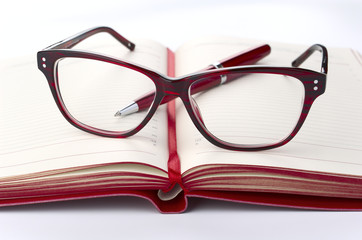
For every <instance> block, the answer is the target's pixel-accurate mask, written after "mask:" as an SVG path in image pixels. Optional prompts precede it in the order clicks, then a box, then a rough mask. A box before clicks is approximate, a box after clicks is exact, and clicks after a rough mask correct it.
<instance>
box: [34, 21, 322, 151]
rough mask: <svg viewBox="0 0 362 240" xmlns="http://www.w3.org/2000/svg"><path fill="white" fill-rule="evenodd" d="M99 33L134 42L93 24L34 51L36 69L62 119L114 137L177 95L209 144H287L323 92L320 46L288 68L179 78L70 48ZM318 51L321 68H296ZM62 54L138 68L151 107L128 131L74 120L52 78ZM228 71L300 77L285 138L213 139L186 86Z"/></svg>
mask: <svg viewBox="0 0 362 240" xmlns="http://www.w3.org/2000/svg"><path fill="white" fill-rule="evenodd" d="M101 32H106V33H109V34H110V35H112V36H113V37H114V38H116V39H117V40H118V41H119V42H120V43H121V44H123V45H124V46H125V47H127V48H128V49H129V50H131V51H132V50H133V49H134V48H135V44H134V43H132V42H130V41H128V40H127V39H126V38H124V37H122V36H121V35H120V34H118V33H117V32H116V31H114V30H113V29H111V28H109V27H96V28H92V29H89V30H86V31H84V32H81V33H79V34H77V35H75V36H73V37H70V38H68V39H65V40H63V41H60V42H58V43H55V44H53V45H51V46H49V47H47V48H45V49H44V50H42V51H39V52H38V53H37V61H38V68H39V70H40V71H41V72H43V74H44V75H45V77H46V79H47V81H48V84H49V87H50V90H51V92H52V95H53V97H54V100H55V102H56V104H57V106H58V108H59V110H60V112H61V113H62V115H63V116H64V117H65V119H66V120H67V121H68V122H69V123H70V124H72V125H73V126H75V127H77V128H79V129H81V130H83V131H86V132H89V133H92V134H96V135H99V136H103V137H115V138H125V137H128V136H131V135H134V134H135V133H137V132H138V131H140V130H141V129H142V128H143V127H144V126H145V125H146V124H147V123H148V121H149V120H150V119H151V118H152V116H153V114H154V113H155V111H156V109H157V107H158V106H159V105H160V104H161V102H162V103H164V102H165V101H162V100H163V99H164V98H170V99H172V98H174V97H180V98H181V100H182V101H183V103H184V105H185V107H186V109H187V112H188V114H189V116H190V117H191V120H192V122H193V123H194V125H195V126H196V128H197V129H198V130H199V131H200V133H201V134H202V135H203V136H204V137H205V138H206V139H207V140H208V141H210V142H211V143H212V144H214V145H216V146H218V147H221V148H225V149H229V150H237V151H256V150H266V149H271V148H276V147H280V146H282V145H284V144H286V143H288V142H289V141H290V140H291V139H292V138H293V137H294V136H295V135H296V134H297V132H298V131H299V129H300V128H301V127H302V125H303V123H304V121H305V119H306V117H307V115H308V112H309V110H310V108H311V106H312V104H313V102H314V100H315V99H316V98H317V97H318V96H320V95H321V94H323V93H324V91H325V88H326V79H327V71H328V53H327V49H326V48H325V47H324V46H322V45H320V44H315V45H312V46H311V47H310V48H308V49H307V50H306V51H305V52H304V53H303V54H302V55H300V56H299V57H298V58H297V59H296V60H294V61H293V62H292V67H272V66H237V67H228V68H219V69H216V70H208V71H204V72H197V73H194V74H190V75H187V76H183V77H178V78H171V77H168V76H165V75H162V74H160V73H157V72H155V71H152V70H150V69H147V68H145V67H143V66H139V65H137V64H134V63H130V62H127V61H124V60H120V59H116V58H113V57H109V56H105V55H101V54H97V53H93V52H88V51H79V50H71V49H70V48H72V47H73V46H75V45H76V44H78V43H79V42H81V41H83V40H85V39H86V38H88V37H90V36H92V35H94V34H97V33H101ZM315 51H320V52H321V53H322V67H321V72H316V71H312V70H308V69H303V68H298V66H299V65H300V64H302V63H303V62H304V61H305V60H306V59H307V58H308V57H309V56H310V55H311V54H312V53H313V52H315ZM65 57H77V58H86V59H93V60H99V61H104V62H109V63H112V64H116V65H119V66H123V67H127V68H130V69H133V70H135V71H138V72H140V73H142V74H144V75H146V76H148V77H149V78H150V79H151V80H152V81H153V82H154V83H155V86H156V95H155V99H154V102H153V104H152V106H151V107H150V109H149V111H148V114H147V116H146V118H145V119H144V120H143V121H142V122H141V123H140V124H139V125H138V126H137V127H135V128H134V129H131V130H129V131H122V132H111V131H105V130H101V129H97V128H93V127H91V126H88V125H85V124H83V123H81V122H79V121H77V120H76V119H74V118H73V117H72V116H71V114H69V113H68V111H67V110H66V107H65V105H64V103H63V101H62V98H61V96H60V93H59V91H58V89H59V86H58V82H57V79H56V69H57V62H58V61H59V60H60V59H62V58H65ZM231 73H239V74H249V73H268V74H282V75H287V76H291V77H294V78H296V79H298V80H300V81H301V82H302V84H303V86H304V89H305V98H304V103H303V108H302V111H301V115H300V117H299V120H298V122H297V124H296V126H295V128H294V129H293V131H292V132H291V133H290V135H289V136H288V137H286V138H285V139H283V140H282V141H280V142H277V143H274V144H270V145H260V144H257V145H242V144H232V143H228V142H225V141H222V140H220V139H218V138H216V137H215V136H214V135H213V134H211V133H210V132H209V131H208V130H207V128H206V127H205V125H204V124H203V121H202V119H200V115H199V114H198V109H197V107H196V106H195V104H193V102H192V100H191V99H190V93H189V89H190V86H191V85H192V84H193V83H195V82H196V81H199V80H200V79H204V78H208V79H220V76H221V75H225V74H231Z"/></svg>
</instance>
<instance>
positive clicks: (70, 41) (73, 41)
mask: <svg viewBox="0 0 362 240" xmlns="http://www.w3.org/2000/svg"><path fill="white" fill-rule="evenodd" d="M102 32H106V33H109V34H110V35H111V36H113V37H114V38H115V39H117V40H118V41H119V42H120V43H121V44H122V45H124V46H125V47H126V48H128V49H129V50H131V51H132V50H133V49H134V48H135V47H136V45H135V44H134V43H132V42H131V41H128V40H127V39H126V38H124V37H123V36H122V35H120V34H119V33H118V32H116V31H115V30H113V29H112V28H109V27H95V28H91V29H88V30H85V31H84V32H81V33H78V34H76V35H74V36H72V37H69V38H67V39H64V40H63V41H60V42H58V43H56V44H53V45H51V46H49V47H48V48H47V49H67V48H68V49H69V48H72V47H74V46H75V45H77V44H78V43H80V42H81V41H83V40H85V39H87V38H89V37H91V36H93V35H95V34H97V33H102Z"/></svg>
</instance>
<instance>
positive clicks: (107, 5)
mask: <svg viewBox="0 0 362 240" xmlns="http://www.w3.org/2000/svg"><path fill="white" fill-rule="evenodd" d="M361 24H362V1H360V0H341V1H337V0H330V1H327V0H325V1H322V0H316V1H310V0H305V1H294V2H293V1H291V0H289V1H266V0H254V1H252V0H250V1H236V0H235V1H232V0H219V1H203V0H202V1H200V0H198V1H192V0H182V1H166V0H152V1H146V0H143V1H141V0H137V1H111V0H102V1H91V0H88V1H75V0H73V1H70V0H63V1H49V0H44V1H8V3H4V1H2V3H1V8H0V26H1V35H0V60H6V59H8V58H13V57H17V56H22V55H31V54H33V55H34V58H35V54H36V52H37V51H38V50H41V49H42V48H44V47H46V46H48V45H50V44H52V43H55V42H57V41H59V40H61V39H64V38H66V37H68V36H70V35H73V34H75V33H77V32H79V31H81V30H84V29H87V28H89V27H93V26H99V25H106V26H111V27H113V28H115V29H116V30H117V31H119V32H120V33H121V34H122V35H124V36H126V37H127V38H129V39H132V37H145V38H150V39H153V40H156V41H159V42H161V43H163V44H164V45H166V46H168V47H170V48H171V49H173V50H175V49H176V48H177V47H178V46H179V45H181V44H182V43H183V42H184V41H186V40H188V39H192V38H195V37H198V36H204V35H208V34H209V35H215V34H217V35H232V36H240V37H247V38H255V39H263V40H273V41H279V42H289V43H292V42H294V43H302V44H306V45H309V44H313V43H322V44H324V45H326V46H327V47H347V48H353V49H356V50H358V51H359V52H360V53H362V31H361ZM156 237H157V238H159V239H194V238H201V239H221V238H223V239H242V238H243V239H361V237H362V212H323V211H307V210H291V209H282V208H273V207H264V206H253V205H246V204H239V203H228V202H221V201H212V200H205V199H191V200H190V204H189V208H188V211H187V212H186V213H183V214H174V215H163V214H160V213H158V212H157V210H156V209H155V208H154V207H153V206H152V205H151V203H149V202H148V201H146V200H143V199H138V198H133V197H113V198H103V199H88V200H80V201H71V202H69V201H68V202H58V203H46V204H39V205H30V206H18V207H6V208H1V209H0V239H145V238H150V239H155V238H156Z"/></svg>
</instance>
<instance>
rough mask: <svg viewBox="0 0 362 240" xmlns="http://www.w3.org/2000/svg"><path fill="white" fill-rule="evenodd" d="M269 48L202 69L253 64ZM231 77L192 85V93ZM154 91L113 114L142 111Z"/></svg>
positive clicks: (266, 46) (165, 98)
mask: <svg viewBox="0 0 362 240" xmlns="http://www.w3.org/2000/svg"><path fill="white" fill-rule="evenodd" d="M270 51H271V49H270V46H269V45H268V44H264V45H260V46H257V47H253V48H251V49H248V50H245V51H242V52H239V53H237V54H235V55H232V56H230V57H228V58H226V59H223V60H222V61H220V62H216V63H214V64H211V65H209V66H208V67H207V68H205V69H203V70H202V71H207V70H212V69H217V68H224V67H235V66H239V65H248V64H253V63H256V62H257V61H259V60H260V59H262V58H264V57H266V56H267V55H268V54H269V53H270ZM231 80H233V79H227V78H226V76H225V75H221V76H220V81H219V82H218V81H208V82H207V84H199V85H196V86H194V87H193V89H192V93H191V94H195V93H198V92H201V91H203V90H207V89H209V88H212V87H215V86H217V85H220V84H223V83H225V82H227V81H231ZM154 95H155V92H154V91H152V92H149V93H147V94H145V95H144V96H142V97H139V98H138V99H135V100H134V101H133V102H132V103H130V104H129V105H127V106H126V107H125V108H122V109H121V110H119V111H117V112H116V113H115V114H114V116H125V115H128V114H131V113H135V112H138V111H142V110H145V109H148V108H149V107H150V105H151V104H152V102H153V99H154ZM175 98H176V96H173V95H167V96H165V97H164V98H163V99H162V101H161V104H164V103H167V102H169V101H171V100H172V99H175Z"/></svg>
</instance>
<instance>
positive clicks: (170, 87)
mask: <svg viewBox="0 0 362 240" xmlns="http://www.w3.org/2000/svg"><path fill="white" fill-rule="evenodd" d="M163 80H164V81H163V83H162V88H163V92H164V95H165V96H174V97H180V98H183V97H185V96H186V95H187V94H188V84H187V81H186V80H185V79H175V78H167V79H163Z"/></svg>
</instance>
